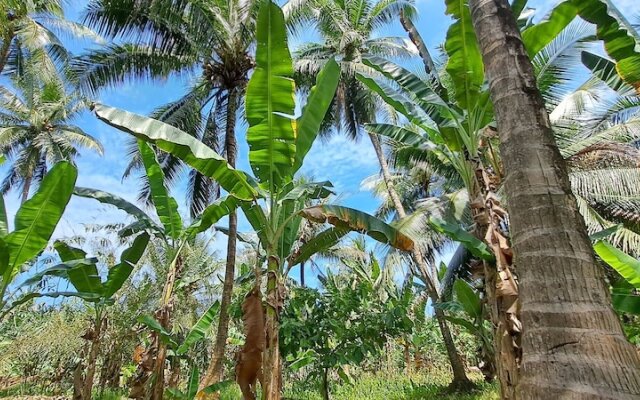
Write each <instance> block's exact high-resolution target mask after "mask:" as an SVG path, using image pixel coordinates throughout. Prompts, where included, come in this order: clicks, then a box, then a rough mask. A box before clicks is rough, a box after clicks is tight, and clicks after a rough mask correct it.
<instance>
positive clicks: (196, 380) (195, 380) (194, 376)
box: [186, 365, 200, 400]
mask: <svg viewBox="0 0 640 400" xmlns="http://www.w3.org/2000/svg"><path fill="white" fill-rule="evenodd" d="M199 384H200V371H199V370H198V367H196V366H195V365H194V366H193V369H192V370H191V375H190V376H189V383H188V384H187V393H186V395H187V399H189V400H193V399H195V398H196V394H198V385H199Z"/></svg>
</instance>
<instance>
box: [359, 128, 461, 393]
mask: <svg viewBox="0 0 640 400" xmlns="http://www.w3.org/2000/svg"><path fill="white" fill-rule="evenodd" d="M369 138H370V139H371V144H372V145H373V148H374V149H375V151H376V155H377V157H378V162H379V163H380V168H381V170H382V177H383V179H384V182H385V185H386V186H387V191H388V192H389V197H391V201H392V202H393V206H394V208H395V209H396V212H397V213H398V216H399V217H400V218H405V217H406V216H407V213H406V211H405V209H404V206H403V205H402V201H401V200H400V196H398V192H396V190H395V185H394V183H393V179H392V177H391V173H390V171H389V164H388V163H387V160H386V158H385V156H384V153H383V151H382V145H381V144H380V139H379V138H378V137H377V136H376V135H373V134H369ZM412 256H413V261H414V262H415V263H416V264H417V265H418V268H419V269H420V272H421V273H422V274H423V275H424V278H425V280H426V281H427V282H428V283H429V284H428V285H427V286H428V288H427V290H428V291H429V298H430V299H431V303H432V306H433V309H434V314H435V318H436V320H437V321H438V326H439V327H440V333H441V334H442V339H443V341H444V345H445V348H446V349H447V356H448V357H449V363H450V364H451V369H452V371H453V382H452V387H454V388H459V389H466V388H469V387H471V386H472V383H471V381H470V380H469V378H467V374H466V372H465V370H464V365H463V363H462V360H461V359H460V355H459V354H458V351H457V350H456V345H455V343H454V341H453V337H452V336H451V331H450V330H449V326H448V324H447V321H446V319H445V315H444V313H443V312H442V310H441V309H440V308H438V307H437V305H438V303H439V302H440V299H439V293H438V291H439V284H438V281H437V276H438V275H437V274H436V271H435V270H434V269H433V268H429V267H428V266H427V263H426V262H425V261H424V257H423V256H422V252H421V251H420V249H419V248H417V247H414V249H413V250H412Z"/></svg>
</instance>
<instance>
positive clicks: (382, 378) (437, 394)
mask: <svg viewBox="0 0 640 400" xmlns="http://www.w3.org/2000/svg"><path fill="white" fill-rule="evenodd" d="M473 378H474V380H475V381H476V383H477V384H478V389H477V390H476V391H475V392H473V393H470V394H451V393H447V386H448V385H449V383H450V381H451V377H450V375H449V374H448V373H445V372H438V371H434V372H430V373H428V374H427V373H422V374H414V375H411V376H408V375H406V374H400V373H396V374H390V373H377V374H372V373H367V374H362V375H360V376H358V378H357V379H356V380H355V382H354V383H353V384H352V385H348V384H340V383H338V382H336V381H334V382H332V384H331V389H330V390H331V399H332V400H362V399H367V400H418V399H420V400H430V399H434V400H435V399H438V400H453V399H456V400H498V399H499V398H500V396H499V394H498V386H497V384H493V385H489V384H486V383H484V382H482V381H481V377H480V376H473ZM47 392H48V391H47V390H46V389H45V388H44V387H38V386H36V385H28V384H27V385H24V386H22V385H20V386H18V387H14V388H13V390H11V391H5V392H4V393H2V392H0V397H11V396H16V395H31V396H33V395H39V396H43V395H44V396H46V395H52V394H53V393H47ZM125 398H126V397H123V396H122V393H121V392H118V391H109V390H105V391H104V393H98V391H97V393H96V395H95V396H94V399H96V400H120V399H125ZM239 399H242V395H241V394H240V390H239V389H238V387H237V386H236V385H233V386H230V387H228V388H226V389H225V390H223V392H222V393H221V395H220V400H239ZM283 399H287V400H322V395H321V394H320V388H319V387H317V386H316V385H314V384H313V383H308V382H303V381H298V382H294V383H292V384H290V385H286V388H285V393H284V395H283Z"/></svg>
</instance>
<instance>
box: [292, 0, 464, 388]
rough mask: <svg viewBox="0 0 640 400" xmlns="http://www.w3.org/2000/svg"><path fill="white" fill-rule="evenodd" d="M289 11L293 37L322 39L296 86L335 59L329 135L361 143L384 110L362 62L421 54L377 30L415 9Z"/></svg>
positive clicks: (357, 5)
mask: <svg viewBox="0 0 640 400" xmlns="http://www.w3.org/2000/svg"><path fill="white" fill-rule="evenodd" d="M284 10H285V14H286V15H287V17H288V20H289V24H290V25H291V27H292V29H293V30H294V31H295V30H296V29H298V28H299V27H300V26H303V25H304V24H306V23H310V22H312V23H314V24H315V26H316V28H317V30H318V32H319V34H320V35H321V38H322V42H320V43H306V44H304V45H302V46H301V48H300V49H299V50H298V51H297V52H296V54H295V59H296V61H295V69H296V80H297V81H298V83H299V84H300V86H301V87H305V86H307V83H308V82H313V81H314V80H313V78H314V77H315V76H316V75H317V73H318V71H319V70H320V68H321V67H322V66H323V65H324V63H326V62H327V60H329V59H331V58H336V59H338V60H340V62H341V80H340V83H339V85H338V90H337V93H336V95H335V97H334V99H333V101H332V104H331V108H330V111H329V112H328V113H327V116H326V117H325V124H324V128H325V129H324V130H325V132H330V129H331V126H335V127H337V128H338V129H340V128H342V130H343V131H345V133H346V134H347V135H348V136H349V137H351V138H352V139H354V140H355V139H357V138H358V137H359V136H361V134H362V132H363V126H364V124H367V123H371V122H375V120H376V114H377V113H379V112H380V111H382V110H383V109H384V106H383V104H384V103H381V102H380V101H379V99H378V97H377V96H376V95H375V94H374V93H373V92H372V91H370V90H367V88H366V86H365V85H364V84H363V83H361V82H360V81H358V79H357V78H356V74H357V73H371V71H372V70H371V68H370V67H368V66H366V65H365V64H364V63H363V62H362V59H363V57H368V56H374V55H375V56H382V57H408V56H412V55H415V54H416V50H415V47H414V46H413V45H412V44H411V43H410V42H409V41H408V40H407V39H405V38H400V37H378V36H376V35H375V33H376V30H377V29H379V28H380V27H383V26H385V25H388V24H389V23H390V22H391V21H393V20H394V19H395V18H397V16H398V14H399V13H403V15H404V13H407V14H411V13H412V12H413V3H412V2H411V1H404V0H395V1H376V2H369V1H345V2H337V1H334V0H301V1H295V2H290V3H288V4H287V5H285V8H284ZM368 137H369V139H370V140H371V143H372V145H373V147H374V149H375V151H376V155H377V157H378V161H379V163H380V167H381V170H382V173H383V176H384V178H385V182H386V183H387V190H388V191H389V196H390V197H391V198H392V199H393V204H394V207H395V209H396V212H397V214H398V216H399V217H400V218H404V217H406V211H405V208H404V206H403V205H402V202H401V201H400V198H399V197H398V195H397V193H396V191H395V189H394V187H393V182H392V180H391V174H390V171H389V167H388V164H387V161H386V158H385V156H384V153H383V149H382V145H381V143H380V140H379V138H378V136H376V135H375V134H371V135H368ZM413 253H414V254H413V262H415V263H416V265H417V266H418V269H419V270H420V272H421V275H423V276H424V279H426V280H427V281H428V284H429V286H430V290H431V294H432V301H434V302H437V301H438V291H439V287H438V286H439V285H438V281H437V279H436V276H437V274H436V273H435V269H434V268H433V266H428V265H427V262H426V261H425V258H424V256H423V254H422V253H421V250H420V248H419V247H415V248H414V250H413ZM435 311H436V316H437V317H438V321H439V324H440V328H441V330H442V334H443V338H444V342H445V344H446V345H447V346H446V347H447V351H448V354H449V359H450V362H451V365H452V368H453V371H454V382H453V384H454V386H458V387H461V388H463V387H468V386H470V381H469V380H468V378H467V376H466V373H465V371H464V367H463V365H462V363H461V361H460V358H459V356H458V354H457V351H456V349H455V345H454V343H453V340H452V338H451V333H450V331H449V328H448V326H447V323H446V321H445V320H444V314H442V311H441V310H439V309H437V308H436V309H435Z"/></svg>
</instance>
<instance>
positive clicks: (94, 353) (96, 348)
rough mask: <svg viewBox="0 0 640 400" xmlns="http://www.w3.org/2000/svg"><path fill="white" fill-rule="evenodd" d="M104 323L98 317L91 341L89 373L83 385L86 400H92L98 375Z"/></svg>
mask: <svg viewBox="0 0 640 400" xmlns="http://www.w3.org/2000/svg"><path fill="white" fill-rule="evenodd" d="M103 323H104V320H103V318H102V316H100V315H98V318H97V319H96V323H95V327H94V329H93V335H94V336H93V338H92V339H91V349H90V350H89V356H88V357H87V371H86V373H85V376H84V384H83V385H82V386H83V387H82V398H83V399H84V400H90V399H91V392H92V390H93V380H94V377H95V375H96V362H97V361H98V356H99V355H100V336H101V335H102V328H103Z"/></svg>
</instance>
